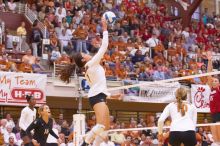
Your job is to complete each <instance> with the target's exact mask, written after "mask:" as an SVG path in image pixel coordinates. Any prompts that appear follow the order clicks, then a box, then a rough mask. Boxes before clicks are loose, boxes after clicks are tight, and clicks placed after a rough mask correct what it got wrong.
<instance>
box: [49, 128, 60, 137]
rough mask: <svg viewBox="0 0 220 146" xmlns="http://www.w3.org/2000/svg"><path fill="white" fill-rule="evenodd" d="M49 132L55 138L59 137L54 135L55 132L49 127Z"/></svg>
mask: <svg viewBox="0 0 220 146" xmlns="http://www.w3.org/2000/svg"><path fill="white" fill-rule="evenodd" d="M49 133H50V134H51V135H52V136H53V137H55V138H56V139H59V137H58V136H57V135H56V133H55V132H54V131H53V129H50V131H49Z"/></svg>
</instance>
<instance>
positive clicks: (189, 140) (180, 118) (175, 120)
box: [158, 88, 197, 146]
mask: <svg viewBox="0 0 220 146" xmlns="http://www.w3.org/2000/svg"><path fill="white" fill-rule="evenodd" d="M176 99H177V102H172V103H170V104H168V105H167V106H166V107H165V109H164V111H163V113H162V114H161V116H160V118H159V120H158V139H159V141H160V142H163V125H164V121H165V120H166V118H167V117H169V116H170V117H171V121H172V122H171V126H170V136H169V144H170V145H171V146H180V145H181V143H183V144H184V146H195V145H196V144H197V141H196V133H195V130H196V123H197V111H196V107H195V106H194V105H192V104H190V103H188V102H187V101H186V99H187V91H186V90H185V89H184V88H179V89H177V91H176Z"/></svg>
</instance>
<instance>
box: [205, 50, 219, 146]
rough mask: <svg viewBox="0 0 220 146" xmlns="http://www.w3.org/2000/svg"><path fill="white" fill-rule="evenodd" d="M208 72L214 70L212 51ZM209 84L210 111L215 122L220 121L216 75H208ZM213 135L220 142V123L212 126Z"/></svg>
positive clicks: (209, 57)
mask: <svg viewBox="0 0 220 146" xmlns="http://www.w3.org/2000/svg"><path fill="white" fill-rule="evenodd" d="M207 58H208V72H211V71H212V70H213V65H212V52H208V53H207ZM208 85H209V87H210V89H211V94H210V111H211V115H212V119H213V122H214V123H220V83H219V79H218V78H216V77H211V76H209V77H208ZM211 131H212V135H213V138H214V141H215V143H216V144H220V125H217V126H211Z"/></svg>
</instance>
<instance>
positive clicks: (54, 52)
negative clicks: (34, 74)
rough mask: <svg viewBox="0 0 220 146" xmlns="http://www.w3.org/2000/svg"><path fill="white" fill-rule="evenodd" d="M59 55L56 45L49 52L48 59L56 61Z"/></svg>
mask: <svg viewBox="0 0 220 146" xmlns="http://www.w3.org/2000/svg"><path fill="white" fill-rule="evenodd" d="M60 57H61V54H60V51H59V47H56V48H55V49H54V50H53V51H52V53H51V58H50V60H51V61H53V62H56V61H57V60H58V59H59V58H60Z"/></svg>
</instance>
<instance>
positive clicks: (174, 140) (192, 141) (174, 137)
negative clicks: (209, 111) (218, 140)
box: [169, 131, 197, 146]
mask: <svg viewBox="0 0 220 146" xmlns="http://www.w3.org/2000/svg"><path fill="white" fill-rule="evenodd" d="M169 143H170V144H171V145H172V146H180V145H181V143H183V144H184V146H195V145H196V144H197V141H196V132H195V131H183V132H182V131H171V132H170V138H169Z"/></svg>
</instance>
